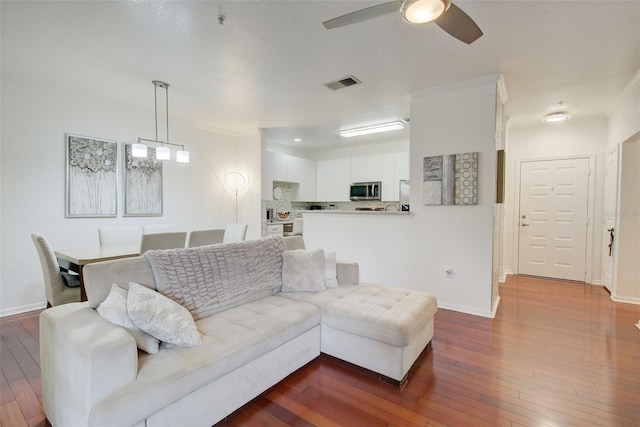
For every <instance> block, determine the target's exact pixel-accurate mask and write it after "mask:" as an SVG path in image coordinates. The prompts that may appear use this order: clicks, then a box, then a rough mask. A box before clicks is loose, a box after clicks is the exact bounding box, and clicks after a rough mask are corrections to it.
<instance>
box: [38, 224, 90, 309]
mask: <svg viewBox="0 0 640 427" xmlns="http://www.w3.org/2000/svg"><path fill="white" fill-rule="evenodd" d="M31 240H33V244H34V245H35V246H36V251H37V252H38V258H39V259H40V267H42V275H43V276H44V290H45V294H46V296H47V307H52V306H56V305H60V304H66V303H69V302H79V301H80V277H79V276H78V275H73V274H69V273H66V272H61V271H60V266H59V265H58V259H57V258H56V255H55V254H54V253H53V249H51V245H49V242H48V241H47V239H46V238H45V237H44V236H41V235H39V234H35V233H34V234H32V235H31Z"/></svg>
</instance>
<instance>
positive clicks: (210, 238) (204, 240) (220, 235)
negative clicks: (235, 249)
mask: <svg viewBox="0 0 640 427" xmlns="http://www.w3.org/2000/svg"><path fill="white" fill-rule="evenodd" d="M224 232H225V230H224V228H219V229H216V228H212V229H208V230H193V231H192V232H191V233H189V243H187V247H188V248H195V247H196V246H205V245H215V244H217V243H222V240H223V239H224Z"/></svg>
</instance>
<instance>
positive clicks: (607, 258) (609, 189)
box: [602, 147, 618, 292]
mask: <svg viewBox="0 0 640 427" xmlns="http://www.w3.org/2000/svg"><path fill="white" fill-rule="evenodd" d="M604 168H605V169H604V206H603V212H602V217H603V226H602V233H603V234H602V246H603V247H602V284H603V285H604V287H605V288H607V289H608V290H609V292H613V286H614V283H613V263H614V257H615V252H614V247H613V239H614V238H615V229H614V227H615V223H616V210H617V209H618V147H616V148H614V149H613V150H610V151H609V152H608V153H607V157H606V159H605V165H604Z"/></svg>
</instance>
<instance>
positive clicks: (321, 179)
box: [316, 160, 334, 202]
mask: <svg viewBox="0 0 640 427" xmlns="http://www.w3.org/2000/svg"><path fill="white" fill-rule="evenodd" d="M333 163H334V161H333V160H319V161H318V162H317V163H316V200H317V201H319V202H330V201H332V200H331V196H332V194H333Z"/></svg>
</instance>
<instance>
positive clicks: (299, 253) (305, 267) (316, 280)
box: [282, 249, 326, 292]
mask: <svg viewBox="0 0 640 427" xmlns="http://www.w3.org/2000/svg"><path fill="white" fill-rule="evenodd" d="M324 281H325V266H324V251H323V250H322V249H316V250H313V251H307V250H304V249H295V250H287V251H284V252H282V292H314V291H323V290H325V289H326V287H325V284H324Z"/></svg>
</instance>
